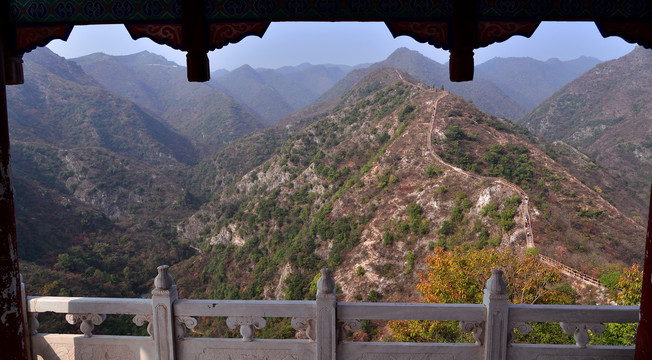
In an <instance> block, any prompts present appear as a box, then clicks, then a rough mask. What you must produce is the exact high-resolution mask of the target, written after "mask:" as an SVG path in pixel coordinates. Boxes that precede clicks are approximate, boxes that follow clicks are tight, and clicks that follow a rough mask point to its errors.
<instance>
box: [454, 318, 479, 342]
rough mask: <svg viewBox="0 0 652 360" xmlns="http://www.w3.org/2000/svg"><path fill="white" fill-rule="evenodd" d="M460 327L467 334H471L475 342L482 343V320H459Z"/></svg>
mask: <svg viewBox="0 0 652 360" xmlns="http://www.w3.org/2000/svg"><path fill="white" fill-rule="evenodd" d="M460 329H462V331H463V332H465V333H467V334H471V333H472V334H473V338H474V339H475V343H476V344H477V345H482V341H483V340H484V338H483V335H484V334H483V333H484V321H460Z"/></svg>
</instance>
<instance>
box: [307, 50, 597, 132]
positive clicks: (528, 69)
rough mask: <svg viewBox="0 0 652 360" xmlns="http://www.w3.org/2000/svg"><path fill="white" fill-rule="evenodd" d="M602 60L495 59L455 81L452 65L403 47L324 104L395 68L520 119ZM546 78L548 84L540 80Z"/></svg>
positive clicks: (346, 82) (351, 77)
mask: <svg viewBox="0 0 652 360" xmlns="http://www.w3.org/2000/svg"><path fill="white" fill-rule="evenodd" d="M597 61H598V60H596V59H592V58H580V59H578V60H573V61H570V62H556V61H554V60H552V61H550V60H549V61H548V62H542V61H538V60H533V59H529V58H510V59H494V60H490V61H489V62H486V63H483V64H480V65H478V66H476V76H475V77H474V80H473V81H471V82H465V83H454V82H451V81H450V80H449V74H448V66H446V65H443V64H440V63H438V62H436V61H434V60H431V59H429V58H427V57H425V56H423V55H422V54H420V53H419V52H417V51H414V50H409V49H407V48H400V49H397V50H396V51H394V52H393V53H392V54H391V55H390V56H389V57H388V58H387V59H385V60H383V61H381V62H378V63H375V64H372V65H371V66H369V67H368V68H364V69H358V70H354V71H352V72H350V73H349V74H348V75H347V77H346V78H344V79H342V80H341V81H340V82H339V83H337V84H336V85H335V86H334V87H333V88H332V89H331V90H329V91H328V92H326V93H324V94H323V95H322V96H321V97H320V100H326V99H330V98H335V97H337V96H339V95H341V94H343V93H344V92H345V91H346V90H348V89H349V88H350V87H351V86H352V85H353V84H355V83H356V82H357V81H359V80H360V79H362V78H363V77H364V76H365V75H367V74H369V72H371V70H373V69H378V68H383V67H390V68H396V69H399V70H402V71H405V72H407V73H408V74H411V75H412V76H414V77H415V78H417V79H419V80H421V81H423V82H425V83H426V84H428V85H431V86H436V87H442V86H443V87H444V88H445V89H446V90H449V91H451V92H453V93H455V94H458V95H460V96H462V97H464V98H465V99H467V100H471V101H473V103H474V104H475V105H477V106H478V107H479V108H480V109H482V110H483V111H486V112H488V113H490V114H492V115H495V116H501V117H506V118H508V119H512V120H515V119H518V118H520V117H522V116H523V115H525V113H526V112H527V111H529V110H530V109H532V108H533V107H534V106H536V105H538V104H539V103H540V101H542V100H543V99H545V98H546V97H547V96H549V95H551V94H552V93H553V92H554V90H557V89H558V88H560V87H561V86H563V85H564V84H565V83H566V82H568V81H570V80H572V79H573V78H574V77H577V76H579V75H580V74H581V73H582V72H583V71H586V70H588V69H590V68H591V67H592V66H593V65H594V63H595V62H597ZM551 74H554V76H551ZM541 78H543V79H545V81H543V82H541V81H538V79H541ZM524 94H525V95H524Z"/></svg>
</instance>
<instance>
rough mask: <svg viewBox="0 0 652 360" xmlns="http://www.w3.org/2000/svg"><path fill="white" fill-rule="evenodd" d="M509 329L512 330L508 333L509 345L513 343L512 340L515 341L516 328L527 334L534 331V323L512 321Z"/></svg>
mask: <svg viewBox="0 0 652 360" xmlns="http://www.w3.org/2000/svg"><path fill="white" fill-rule="evenodd" d="M509 329H510V331H509V332H508V333H507V346H509V345H512V342H514V338H515V336H516V335H515V334H514V330H515V329H516V330H518V332H519V333H521V334H523V335H527V334H529V333H530V331H532V325H530V324H528V323H526V322H510V323H509Z"/></svg>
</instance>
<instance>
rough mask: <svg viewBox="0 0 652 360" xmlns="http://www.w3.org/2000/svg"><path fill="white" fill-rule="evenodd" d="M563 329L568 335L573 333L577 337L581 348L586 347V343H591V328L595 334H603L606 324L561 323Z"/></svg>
mask: <svg viewBox="0 0 652 360" xmlns="http://www.w3.org/2000/svg"><path fill="white" fill-rule="evenodd" d="M559 325H561V328H562V330H564V332H565V333H566V334H568V335H573V337H574V338H575V344H576V345H577V346H579V347H581V348H585V347H586V344H588V343H589V340H590V339H591V338H590V337H589V331H588V330H591V331H592V332H593V333H595V334H598V335H599V334H602V333H603V332H604V325H603V324H600V323H565V322H561V323H559Z"/></svg>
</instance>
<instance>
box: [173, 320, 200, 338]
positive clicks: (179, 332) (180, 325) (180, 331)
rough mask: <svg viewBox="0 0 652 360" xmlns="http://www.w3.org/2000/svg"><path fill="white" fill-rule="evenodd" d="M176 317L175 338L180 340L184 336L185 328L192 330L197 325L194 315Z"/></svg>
mask: <svg viewBox="0 0 652 360" xmlns="http://www.w3.org/2000/svg"><path fill="white" fill-rule="evenodd" d="M176 318H177V319H176V320H177V321H176V324H175V325H176V329H175V330H176V338H177V341H181V340H183V338H184V337H185V336H186V331H187V330H192V329H194V328H195V326H197V318H196V317H194V316H177V317H176Z"/></svg>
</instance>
